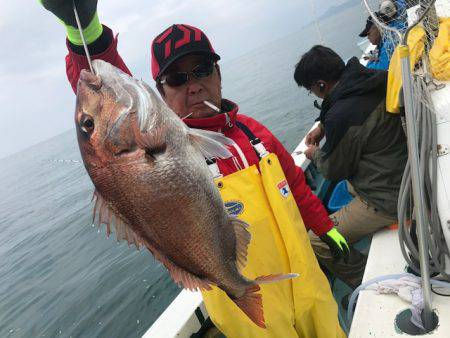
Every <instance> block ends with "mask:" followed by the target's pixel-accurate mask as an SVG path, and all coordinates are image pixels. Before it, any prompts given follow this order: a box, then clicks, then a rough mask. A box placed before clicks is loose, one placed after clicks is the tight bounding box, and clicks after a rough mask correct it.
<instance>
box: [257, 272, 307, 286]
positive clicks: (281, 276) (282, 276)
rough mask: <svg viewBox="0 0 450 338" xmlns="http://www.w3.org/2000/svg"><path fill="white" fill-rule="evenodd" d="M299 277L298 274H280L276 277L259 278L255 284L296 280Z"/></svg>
mask: <svg viewBox="0 0 450 338" xmlns="http://www.w3.org/2000/svg"><path fill="white" fill-rule="evenodd" d="M298 276H299V274H298V273H286V274H282V273H278V274H275V275H267V276H259V277H258V278H256V279H255V283H257V284H268V283H274V282H278V281H282V280H285V279H291V278H296V277H298Z"/></svg>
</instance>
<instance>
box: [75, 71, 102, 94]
mask: <svg viewBox="0 0 450 338" xmlns="http://www.w3.org/2000/svg"><path fill="white" fill-rule="evenodd" d="M79 81H81V82H84V83H85V84H86V85H88V86H89V87H91V88H93V89H96V90H99V89H100V88H101V87H102V78H101V77H100V76H98V75H95V74H94V73H91V72H90V71H88V70H86V69H82V70H81V72H80V78H79Z"/></svg>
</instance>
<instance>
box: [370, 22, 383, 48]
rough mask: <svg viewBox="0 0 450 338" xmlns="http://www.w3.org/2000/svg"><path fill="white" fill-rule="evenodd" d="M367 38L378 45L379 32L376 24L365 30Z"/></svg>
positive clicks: (379, 39)
mask: <svg viewBox="0 0 450 338" xmlns="http://www.w3.org/2000/svg"><path fill="white" fill-rule="evenodd" d="M367 38H368V39H369V41H370V43H371V44H372V45H378V44H379V43H380V41H381V34H380V31H379V30H378V28H377V26H376V25H372V26H371V27H370V29H369V31H368V32H367Z"/></svg>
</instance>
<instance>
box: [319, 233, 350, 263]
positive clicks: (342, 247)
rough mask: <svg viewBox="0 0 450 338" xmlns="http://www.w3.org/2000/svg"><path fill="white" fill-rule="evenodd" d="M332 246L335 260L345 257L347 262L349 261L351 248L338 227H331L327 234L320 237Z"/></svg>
mask: <svg viewBox="0 0 450 338" xmlns="http://www.w3.org/2000/svg"><path fill="white" fill-rule="evenodd" d="M319 238H320V239H321V240H322V242H324V243H325V244H326V245H328V247H329V248H330V251H331V255H332V256H333V259H334V261H335V262H337V261H338V260H340V259H341V258H343V259H344V262H345V263H348V259H349V254H350V250H349V247H348V244H347V241H346V240H345V238H344V236H342V235H341V234H340V233H339V232H338V231H337V229H336V228H333V229H331V230H330V231H328V232H327V233H326V234H323V235H322V236H320V237H319Z"/></svg>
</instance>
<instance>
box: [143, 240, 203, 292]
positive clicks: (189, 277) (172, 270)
mask: <svg viewBox="0 0 450 338" xmlns="http://www.w3.org/2000/svg"><path fill="white" fill-rule="evenodd" d="M146 246H147V249H148V250H149V251H150V252H151V253H152V254H153V256H154V257H155V258H156V259H157V260H158V261H160V262H161V263H162V264H163V265H164V266H165V267H166V269H167V270H168V271H169V274H170V276H171V277H172V279H173V280H174V282H175V283H177V284H178V285H180V286H182V287H183V288H185V289H189V290H191V291H195V290H198V289H200V290H211V285H210V284H211V282H210V281H209V280H207V279H202V278H200V277H198V276H195V275H194V274H192V273H190V272H189V271H186V270H185V269H183V268H182V267H180V266H178V265H177V264H176V263H174V262H172V260H170V259H169V258H168V257H167V256H166V255H164V254H163V253H161V252H160V251H159V250H158V249H155V248H154V247H153V246H152V245H150V244H149V243H147V244H146Z"/></svg>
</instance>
